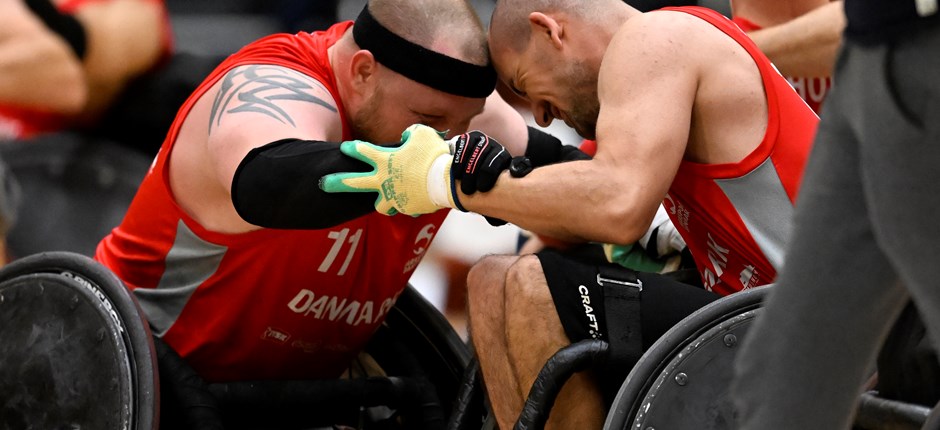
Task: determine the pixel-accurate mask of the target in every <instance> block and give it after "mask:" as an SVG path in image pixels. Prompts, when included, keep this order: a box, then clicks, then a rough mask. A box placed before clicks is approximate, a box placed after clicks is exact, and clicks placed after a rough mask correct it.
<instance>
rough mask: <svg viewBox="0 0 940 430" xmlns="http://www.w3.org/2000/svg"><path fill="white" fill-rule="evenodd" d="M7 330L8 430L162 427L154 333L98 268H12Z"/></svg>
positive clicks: (30, 264) (65, 261)
mask: <svg viewBox="0 0 940 430" xmlns="http://www.w3.org/2000/svg"><path fill="white" fill-rule="evenodd" d="M0 327H3V330H0V363H2V364H0V392H3V393H5V394H4V397H3V398H0V423H10V424H9V425H11V426H12V427H10V428H79V427H80V428H109V429H128V430H153V429H156V428H157V427H158V425H157V422H158V412H159V411H158V409H159V405H158V399H159V394H158V390H159V386H158V383H157V382H156V381H157V378H156V375H157V368H156V359H155V354H154V349H153V344H152V343H151V341H150V339H151V337H150V330H149V327H148V326H147V324H146V322H145V320H144V319H143V317H142V313H141V312H140V309H139V307H138V305H137V302H136V300H135V299H134V298H133V296H132V295H131V293H130V292H129V291H128V290H127V289H126V288H125V287H124V285H123V283H122V282H121V281H120V280H119V279H118V278H117V277H116V276H115V275H114V274H112V273H111V272H110V271H109V270H107V269H106V268H104V267H103V266H101V265H100V264H98V263H97V262H95V261H94V260H91V259H90V258H88V257H85V256H82V255H78V254H74V253H69V252H50V253H43V254H37V255H34V256H30V257H26V258H23V259H21V260H17V261H14V262H13V263H11V264H9V265H7V266H6V267H4V268H3V269H2V270H0ZM31 402H32V403H31ZM20 420H25V424H28V425H27V427H20V426H19V425H18V424H17V423H18V422H19V421H20ZM6 425H8V424H3V425H0V428H4V429H5V428H6V427H3V426H6ZM76 425H77V426H78V427H76Z"/></svg>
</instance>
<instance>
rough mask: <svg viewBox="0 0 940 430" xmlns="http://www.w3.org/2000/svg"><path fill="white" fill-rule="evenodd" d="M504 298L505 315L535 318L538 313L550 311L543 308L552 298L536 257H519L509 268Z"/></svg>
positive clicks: (550, 302) (549, 303)
mask: <svg viewBox="0 0 940 430" xmlns="http://www.w3.org/2000/svg"><path fill="white" fill-rule="evenodd" d="M504 297H505V298H504V300H505V303H506V305H505V306H506V313H516V314H520V315H528V316H529V317H537V316H538V315H541V314H540V312H544V311H546V310H551V309H548V308H546V307H545V306H546V305H549V306H550V305H551V304H552V298H551V294H550V293H549V291H548V284H547V283H546V281H545V274H544V272H543V271H542V264H541V263H540V262H539V259H538V257H536V256H534V255H531V254H530V255H526V256H522V257H519V259H518V260H516V261H515V262H514V263H513V265H512V266H510V267H509V269H508V270H507V273H506V291H505V292H504Z"/></svg>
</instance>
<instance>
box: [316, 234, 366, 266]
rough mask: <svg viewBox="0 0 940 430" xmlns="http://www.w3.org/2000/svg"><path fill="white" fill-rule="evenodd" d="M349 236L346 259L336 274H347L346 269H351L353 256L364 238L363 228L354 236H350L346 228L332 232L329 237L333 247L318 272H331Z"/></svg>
mask: <svg viewBox="0 0 940 430" xmlns="http://www.w3.org/2000/svg"><path fill="white" fill-rule="evenodd" d="M347 236H348V237H349V240H348V242H349V250H348V251H346V259H345V260H344V261H343V265H342V266H340V268H339V272H336V275H337V276H343V275H344V274H345V273H346V269H347V268H349V262H350V261H352V258H353V255H354V254H355V253H356V248H358V247H359V239H360V238H361V237H362V229H361V228H360V229H356V233H355V234H353V235H352V236H349V229H348V228H344V229H342V230H340V231H331V232H330V233H329V234H328V235H327V237H329V238H330V239H333V246H332V247H331V248H330V253H329V254H327V255H326V258H324V259H323V262H322V263H320V268H319V269H317V270H319V271H320V272H324V273H325V272H326V271H327V270H330V266H332V265H333V261H334V260H336V256H337V255H339V253H340V251H342V250H343V245H345V244H346V242H347V240H346V238H347Z"/></svg>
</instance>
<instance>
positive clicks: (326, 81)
mask: <svg viewBox="0 0 940 430" xmlns="http://www.w3.org/2000/svg"><path fill="white" fill-rule="evenodd" d="M426 17H433V19H427V18H426ZM495 83H496V75H495V72H494V71H493V69H492V66H491V65H490V64H489V58H488V49H487V43H486V36H485V33H484V31H483V28H482V25H481V24H480V21H479V18H478V17H477V16H476V14H475V12H474V10H473V9H472V7H471V6H469V5H468V4H467V3H466V2H465V1H464V0H415V1H409V2H399V1H397V0H373V1H370V2H369V4H368V5H367V6H366V7H365V8H364V9H363V12H362V14H361V15H360V16H359V18H358V19H357V20H356V22H355V23H353V22H342V23H338V24H336V25H334V26H332V27H331V28H329V29H328V30H326V31H323V32H315V33H304V32H301V33H298V34H295V35H288V34H277V35H272V36H268V37H266V38H263V39H261V40H258V41H256V42H254V43H252V44H249V45H247V46H246V47H244V48H243V49H242V50H240V51H239V52H237V53H235V54H233V55H232V56H230V57H229V58H228V59H226V60H225V61H224V62H223V63H222V64H221V65H219V67H218V68H217V69H216V70H214V71H213V72H212V74H211V75H210V76H209V77H208V78H207V79H206V80H205V81H204V82H203V83H202V84H201V85H200V86H199V87H198V88H197V89H196V91H195V92H194V93H193V94H192V96H190V98H189V99H188V100H187V101H186V102H185V104H184V105H183V106H182V108H181V109H180V111H179V113H178V115H177V117H176V120H175V122H174V124H173V125H172V127H171V129H170V131H169V134H168V135H167V138H166V140H165V142H164V144H163V146H162V148H161V149H160V151H159V153H158V155H157V157H156V159H155V160H154V163H153V165H152V168H151V169H150V172H149V173H148V174H147V176H146V177H145V179H144V180H143V182H142V184H141V186H140V189H139V190H138V193H137V195H136V197H135V199H134V201H133V202H132V204H131V206H130V208H129V210H128V213H127V215H126V217H125V219H124V221H123V222H122V223H121V225H120V226H118V227H117V228H116V229H115V230H114V231H113V232H112V233H111V234H110V235H109V236H107V237H105V238H104V239H103V240H102V242H101V243H100V244H99V246H98V249H97V253H96V258H97V260H99V261H100V262H102V263H103V264H104V265H106V266H107V267H109V268H110V269H111V270H113V271H114V272H115V273H116V274H117V275H118V277H120V278H121V279H122V280H123V281H124V282H125V283H126V285H127V286H128V288H130V289H131V290H132V291H133V292H134V294H135V297H136V298H137V300H138V301H139V302H140V304H141V307H142V309H143V310H144V312H145V314H146V317H147V318H148V320H149V322H150V324H151V327H152V329H153V332H154V334H155V335H156V336H158V337H161V338H162V340H163V341H165V342H166V343H167V344H168V345H169V346H171V347H172V348H173V349H175V350H176V352H178V353H179V354H180V355H181V356H182V357H183V358H184V359H185V360H186V361H187V362H188V364H189V365H191V366H192V367H193V368H194V369H195V370H196V372H197V373H198V374H199V375H200V376H202V377H203V378H204V379H206V380H207V381H210V382H212V381H231V380H272V379H306V378H329V377H336V376H338V375H340V373H341V372H342V371H343V370H345V369H346V368H347V366H348V365H349V363H350V360H351V358H353V357H355V356H356V354H358V352H359V351H360V350H361V349H362V348H363V347H364V345H365V344H366V342H367V341H368V339H369V338H370V336H371V335H372V333H374V332H375V330H376V329H377V327H378V326H379V325H380V324H381V323H382V321H383V320H384V317H385V315H386V313H387V312H388V310H389V308H390V307H391V306H392V305H393V304H394V302H395V299H396V298H397V297H398V295H399V294H400V293H401V292H402V290H403V289H404V288H405V286H406V285H407V281H408V279H409V277H410V276H411V274H412V272H413V271H414V268H415V266H416V265H417V263H418V262H419V261H420V260H421V257H423V255H424V252H425V251H426V250H427V248H428V245H429V244H430V242H431V240H432V239H433V237H434V235H435V233H437V229H438V228H439V227H440V225H441V223H442V222H443V220H444V217H445V216H446V213H447V211H441V212H438V213H433V214H429V215H425V216H419V217H396V218H389V217H385V216H382V215H379V214H375V213H372V210H373V206H372V204H373V201H374V197H370V196H367V195H362V194H359V195H329V194H325V193H323V192H322V191H321V190H320V189H319V188H318V187H317V181H318V179H319V178H320V177H321V176H323V175H324V174H325V173H330V172H334V171H349V170H356V169H359V168H360V167H361V166H360V165H359V163H358V162H355V161H352V160H349V159H348V158H346V157H345V156H343V155H342V154H341V153H340V152H339V146H340V142H343V141H350V140H353V139H362V140H367V141H370V142H376V143H396V144H397V143H398V142H399V140H400V139H401V136H402V131H403V130H405V129H406V128H407V127H408V126H409V125H411V124H413V123H419V122H420V123H425V124H428V125H430V126H433V127H436V128H438V129H440V130H449V133H450V134H451V135H455V134H459V133H462V132H464V131H465V130H467V128H468V127H469V125H470V124H471V123H474V124H475V126H478V125H477V124H480V123H483V122H486V123H487V124H488V125H486V126H484V129H486V130H491V131H492V132H493V133H497V134H499V135H500V139H506V140H507V141H508V142H516V144H517V145H519V146H517V147H519V148H521V147H524V146H525V145H526V137H527V132H526V128H525V123H524V121H523V120H522V118H521V116H519V115H518V113H516V112H515V111H513V110H512V109H511V108H510V107H509V106H508V105H506V104H505V103H502V104H499V103H495V102H498V101H500V99H498V98H492V99H490V100H491V102H486V101H487V97H488V96H489V95H491V94H493V89H494V87H495ZM485 102H486V103H485ZM481 112H482V113H481ZM511 114H514V116H513V115H511ZM501 121H502V122H501Z"/></svg>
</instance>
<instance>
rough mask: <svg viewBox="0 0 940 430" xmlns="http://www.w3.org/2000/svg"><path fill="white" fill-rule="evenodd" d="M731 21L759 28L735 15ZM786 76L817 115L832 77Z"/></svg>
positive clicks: (739, 24)
mask: <svg viewBox="0 0 940 430" xmlns="http://www.w3.org/2000/svg"><path fill="white" fill-rule="evenodd" d="M731 21H733V22H734V23H735V24H737V25H738V27H741V29H742V30H744V31H746V32H748V31H754V30H760V28H761V27H760V26H758V25H757V24H754V23H753V22H751V21H748V20H746V19H744V18H741V17H737V16H736V17H734V18H732V19H731ZM786 78H787V80H788V81H790V86H792V87H793V89H794V90H796V93H797V94H799V95H800V97H802V98H803V100H804V101H806V104H808V105H809V107H810V108H812V109H813V112H816V114H817V115H819V112H820V111H821V110H822V105H823V101H825V100H826V94H828V93H829V90H830V89H831V88H832V77H830V76H821V77H805V76H787V77H786Z"/></svg>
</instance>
